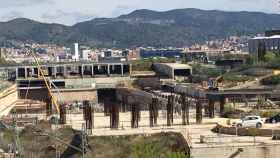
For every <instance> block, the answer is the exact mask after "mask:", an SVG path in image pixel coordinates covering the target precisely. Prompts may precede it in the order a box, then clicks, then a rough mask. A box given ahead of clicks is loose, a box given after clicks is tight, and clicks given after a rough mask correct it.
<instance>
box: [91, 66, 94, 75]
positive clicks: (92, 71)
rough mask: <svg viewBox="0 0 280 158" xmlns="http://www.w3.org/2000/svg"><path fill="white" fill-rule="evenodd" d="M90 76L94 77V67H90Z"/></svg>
mask: <svg viewBox="0 0 280 158" xmlns="http://www.w3.org/2000/svg"><path fill="white" fill-rule="evenodd" d="M91 76H92V77H94V65H91Z"/></svg>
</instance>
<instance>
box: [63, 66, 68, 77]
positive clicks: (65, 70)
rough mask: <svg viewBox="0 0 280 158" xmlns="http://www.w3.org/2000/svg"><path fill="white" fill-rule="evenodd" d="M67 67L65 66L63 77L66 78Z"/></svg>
mask: <svg viewBox="0 0 280 158" xmlns="http://www.w3.org/2000/svg"><path fill="white" fill-rule="evenodd" d="M66 68H67V67H66V65H64V66H63V76H64V77H65V78H66V77H67V69H66Z"/></svg>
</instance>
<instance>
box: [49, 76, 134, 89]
mask: <svg viewBox="0 0 280 158" xmlns="http://www.w3.org/2000/svg"><path fill="white" fill-rule="evenodd" d="M129 80H130V78H129V77H111V78H79V79H64V80H63V81H65V86H66V88H67V87H69V88H96V87H94V86H98V85H106V84H108V85H114V86H115V85H117V84H118V83H120V82H125V81H129ZM55 81H56V80H55ZM57 81H59V80H57Z"/></svg>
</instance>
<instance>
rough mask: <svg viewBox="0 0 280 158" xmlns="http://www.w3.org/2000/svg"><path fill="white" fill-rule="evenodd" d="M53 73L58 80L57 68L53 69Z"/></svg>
mask: <svg viewBox="0 0 280 158" xmlns="http://www.w3.org/2000/svg"><path fill="white" fill-rule="evenodd" d="M53 73H54V75H53V76H54V78H56V75H57V66H54V67H53Z"/></svg>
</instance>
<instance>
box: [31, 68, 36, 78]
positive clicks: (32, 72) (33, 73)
mask: <svg viewBox="0 0 280 158" xmlns="http://www.w3.org/2000/svg"><path fill="white" fill-rule="evenodd" d="M34 75H35V72H34V67H31V77H32V76H34Z"/></svg>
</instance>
